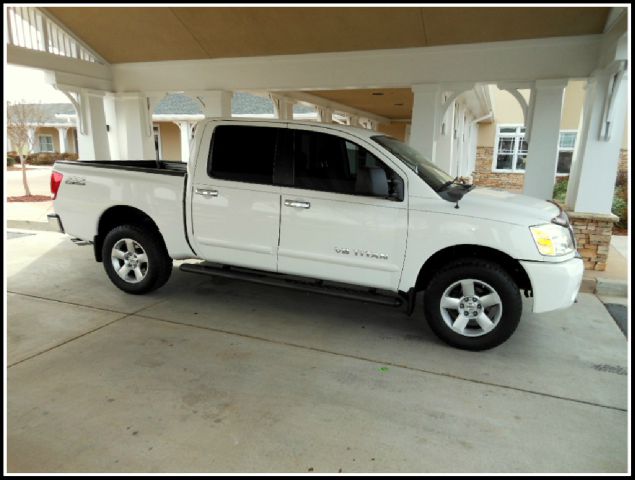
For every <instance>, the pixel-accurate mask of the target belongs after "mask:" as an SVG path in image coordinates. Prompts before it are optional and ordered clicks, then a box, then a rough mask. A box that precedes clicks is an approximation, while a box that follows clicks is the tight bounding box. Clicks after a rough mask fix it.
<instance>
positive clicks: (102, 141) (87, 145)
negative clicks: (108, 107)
mask: <svg viewBox="0 0 635 480" xmlns="http://www.w3.org/2000/svg"><path fill="white" fill-rule="evenodd" d="M104 93H105V92H98V91H82V92H81V93H80V95H79V97H80V99H79V109H80V111H79V112H77V114H78V116H79V117H82V118H83V130H82V129H81V127H80V129H79V130H78V132H77V133H78V135H77V144H78V149H79V159H80V160H110V158H111V157H110V147H109V145H108V132H107V131H106V115H105V113H104ZM81 123H82V121H81V120H80V125H81Z"/></svg>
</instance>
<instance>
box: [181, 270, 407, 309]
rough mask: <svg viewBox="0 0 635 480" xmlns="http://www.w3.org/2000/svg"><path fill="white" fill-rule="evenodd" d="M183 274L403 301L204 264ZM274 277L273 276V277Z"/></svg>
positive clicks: (394, 304) (380, 300) (380, 301)
mask: <svg viewBox="0 0 635 480" xmlns="http://www.w3.org/2000/svg"><path fill="white" fill-rule="evenodd" d="M179 268H180V270H182V271H184V272H191V273H200V274H203V275H211V276H215V277H225V278H232V279H234V280H245V281H247V282H252V283H260V284H263V285H273V286H276V287H284V288H290V289H292V290H302V291H305V292H312V293H321V294H323V295H331V296H333V297H340V298H348V299H351V300H362V301H364V302H372V303H378V304H381V305H388V306H391V307H399V306H401V304H402V303H403V300H402V299H401V298H400V297H397V296H394V297H392V296H389V295H383V294H379V293H372V292H370V291H364V290H355V289H352V288H351V289H347V288H341V287H335V286H330V285H324V284H322V283H321V282H319V281H314V282H313V283H309V281H307V282H303V281H300V280H295V279H291V278H285V277H284V276H283V275H276V274H271V275H269V274H267V273H261V272H257V273H251V272H245V271H240V270H230V269H228V268H226V267H225V268H218V267H215V266H210V265H206V264H205V263H184V264H182V265H181V266H180V267H179ZM274 275H275V276H274Z"/></svg>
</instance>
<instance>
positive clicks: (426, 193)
mask: <svg viewBox="0 0 635 480" xmlns="http://www.w3.org/2000/svg"><path fill="white" fill-rule="evenodd" d="M191 147H192V149H191V150H192V157H191V159H190V160H189V163H187V164H185V163H181V162H154V161H84V162H73V161H60V162H56V163H55V166H54V169H53V173H52V177H51V190H52V194H53V198H54V199H55V202H54V210H55V212H56V213H55V214H52V215H51V216H50V219H49V221H53V222H55V223H56V224H57V225H58V227H59V228H60V230H61V231H62V232H65V233H67V234H69V235H70V236H71V237H73V239H74V240H75V241H83V242H84V243H86V242H89V243H92V244H93V245H94V252H95V258H96V260H97V261H98V262H103V265H104V268H105V270H106V273H107V274H108V277H109V278H110V280H111V281H112V282H113V283H114V284H115V285H116V286H117V287H118V288H120V289H121V290H124V291H125V292H128V293H134V294H141V293H146V292H149V291H151V290H154V289H157V288H159V287H161V286H162V285H163V284H164V283H165V282H166V281H167V280H168V278H169V276H170V273H171V271H172V260H173V259H200V260H203V261H202V262H199V263H192V262H184V263H183V264H182V265H181V267H180V268H181V269H182V270H186V271H191V272H197V273H204V274H210V275H219V276H224V277H230V278H235V279H241V280H249V281H255V282H259V283H267V284H274V285H279V286H283V287H288V288H295V289H303V290H308V291H313V292H320V293H325V294H330V295H339V296H343V297H348V298H356V299H361V300H364V301H370V302H376V303H383V304H388V305H394V306H399V305H403V306H404V307H405V310H406V312H407V313H408V314H411V313H412V312H413V310H414V308H415V298H416V293H417V292H419V291H423V310H424V315H425V318H426V320H427V321H428V323H429V325H430V327H431V328H432V330H433V331H434V332H435V333H436V334H437V335H438V336H439V337H440V338H441V339H443V340H444V341H446V342H447V343H449V344H451V345H453V346H456V347H459V348H464V349H470V350H483V349H487V348H491V347H494V346H496V345H499V344H500V343H502V342H504V341H505V340H506V339H507V338H509V336H510V335H511V334H512V333H513V332H514V330H515V329H516V326H517V325H518V322H519V320H520V317H521V311H522V302H521V291H524V293H525V295H526V296H533V311H534V312H536V313H540V312H546V311H550V310H556V309H561V308H566V307H569V306H570V305H571V304H572V303H573V302H574V301H575V298H576V296H577V293H578V290H579V287H580V283H581V279H582V273H583V262H582V260H581V259H580V258H579V255H578V254H577V252H576V248H575V240H574V236H573V231H572V229H571V227H570V226H569V221H568V219H567V216H566V215H565V213H563V212H562V210H561V209H560V208H559V207H558V206H557V205H555V204H553V203H549V202H546V201H543V200H537V199H534V198H530V197H526V196H522V195H515V194H511V193H507V192H503V191H498V190H490V189H485V188H474V187H473V186H470V185H465V184H463V183H461V182H459V181H457V180H456V179H455V180H453V179H452V178H451V177H450V176H448V175H447V174H446V173H445V172H443V171H441V170H440V169H439V168H437V167H436V166H435V165H433V164H432V163H430V162H428V161H426V160H425V159H424V158H423V157H422V156H421V154H419V153H418V152H417V151H415V150H413V149H412V148H411V147H409V146H408V145H406V144H404V143H402V142H400V141H398V140H396V139H394V138H391V137H388V136H385V135H382V134H379V133H377V132H373V131H369V130H364V129H359V128H352V127H343V126H338V125H324V124H316V123H300V122H292V121H289V122H287V121H257V120H254V121H245V120H240V121H237V120H220V119H214V120H206V121H203V122H200V123H199V124H198V126H197V128H196V133H195V136H194V138H193V140H192V145H191ZM237 285H238V284H237Z"/></svg>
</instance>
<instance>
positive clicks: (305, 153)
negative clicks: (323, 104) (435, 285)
mask: <svg viewBox="0 0 635 480" xmlns="http://www.w3.org/2000/svg"><path fill="white" fill-rule="evenodd" d="M288 131H289V137H290V140H289V141H290V143H291V144H292V145H293V147H292V148H289V150H291V151H292V152H293V153H292V159H293V172H292V174H291V175H290V177H292V180H290V182H289V183H291V182H292V184H293V187H286V186H285V187H282V202H281V203H282V206H281V223H280V247H279V249H278V271H279V272H282V273H290V274H298V275H306V276H310V277H315V278H320V279H324V280H333V281H339V282H345V283H352V284H356V285H365V286H369V287H376V288H385V289H389V290H393V291H396V290H397V288H398V285H399V279H400V276H401V271H402V268H403V262H404V256H405V250H406V236H407V226H408V225H407V223H408V206H407V195H405V194H404V193H405V192H404V180H403V178H402V177H401V176H400V175H399V174H398V173H397V171H396V170H395V169H392V168H390V167H388V166H387V165H386V163H384V162H382V161H380V160H379V159H378V158H377V157H376V156H375V155H373V154H372V153H370V152H369V151H368V150H366V149H365V148H363V147H362V146H360V145H358V144H357V143H355V142H354V141H353V140H351V139H347V138H346V137H343V136H336V135H331V134H327V133H324V132H320V131H312V130H310V129H306V130H301V129H289V130H288ZM399 192H401V193H400V194H399ZM396 197H400V199H398V198H396Z"/></svg>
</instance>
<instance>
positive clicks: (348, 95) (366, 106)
mask: <svg viewBox="0 0 635 480" xmlns="http://www.w3.org/2000/svg"><path fill="white" fill-rule="evenodd" d="M306 93H310V94H311V95H315V96H316V97H321V98H324V99H326V100H331V101H333V102H337V103H341V104H344V105H350V106H351V107H353V108H356V109H358V110H364V111H366V112H371V113H374V114H375V115H380V116H382V117H386V118H390V119H392V120H406V119H410V117H412V103H413V100H414V96H413V93H412V90H411V89H409V88H371V89H355V90H352V89H351V90H317V91H310V92H306Z"/></svg>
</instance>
